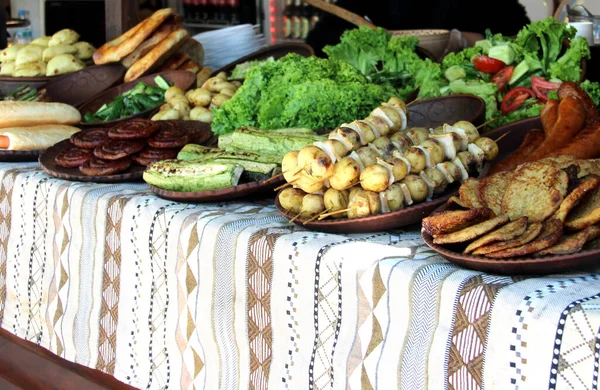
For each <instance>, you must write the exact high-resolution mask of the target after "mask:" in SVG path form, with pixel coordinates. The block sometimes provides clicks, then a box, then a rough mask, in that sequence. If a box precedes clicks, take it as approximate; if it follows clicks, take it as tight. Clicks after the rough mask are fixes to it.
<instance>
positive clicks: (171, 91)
mask: <svg viewBox="0 0 600 390" xmlns="http://www.w3.org/2000/svg"><path fill="white" fill-rule="evenodd" d="M178 96H182V97H185V92H184V91H183V89H181V88H179V87H178V86H176V85H173V86H171V87H169V88H168V89H167V90H166V91H165V101H166V102H168V103H171V100H173V99H174V98H175V97H178Z"/></svg>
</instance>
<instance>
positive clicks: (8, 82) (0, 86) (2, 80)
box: [0, 76, 60, 95]
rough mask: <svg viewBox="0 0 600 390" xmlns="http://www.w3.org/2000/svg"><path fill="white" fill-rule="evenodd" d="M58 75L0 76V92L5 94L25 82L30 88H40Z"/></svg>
mask: <svg viewBox="0 0 600 390" xmlns="http://www.w3.org/2000/svg"><path fill="white" fill-rule="evenodd" d="M58 78H60V76H49V77H47V76H43V77H11V76H0V94H2V95H7V94H9V93H11V92H12V91H14V90H15V89H17V88H19V87H20V86H22V85H25V84H27V85H28V86H29V87H30V88H38V89H39V88H40V87H42V86H44V85H45V84H47V83H48V82H49V81H50V80H54V79H58Z"/></svg>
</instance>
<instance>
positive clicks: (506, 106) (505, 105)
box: [500, 87, 536, 115]
mask: <svg viewBox="0 0 600 390" xmlns="http://www.w3.org/2000/svg"><path fill="white" fill-rule="evenodd" d="M530 97H536V95H535V92H533V90H532V89H531V88H527V87H517V88H513V89H511V90H510V91H508V92H507V93H506V95H505V96H504V99H502V103H500V112H502V115H506V114H508V113H509V112H513V111H514V110H516V109H517V108H519V107H521V106H522V105H523V103H524V102H525V100H527V99H528V98H530Z"/></svg>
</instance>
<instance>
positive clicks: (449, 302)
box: [0, 164, 600, 390]
mask: <svg viewBox="0 0 600 390" xmlns="http://www.w3.org/2000/svg"><path fill="white" fill-rule="evenodd" d="M0 179H1V184H0V185H1V188H0V318H1V321H2V327H3V328H4V329H6V330H8V331H9V332H11V333H13V334H15V335H17V336H19V337H21V338H23V339H27V340H30V341H33V342H35V343H37V344H39V345H41V346H43V347H45V348H47V349H49V350H50V351H52V352H53V353H55V354H56V355H59V356H61V357H63V358H65V359H67V360H70V361H73V362H77V363H80V364H83V365H85V366H88V367H92V368H96V369H99V370H102V371H105V372H107V373H109V374H112V375H114V376H115V377H116V378H118V379H119V380H121V381H123V382H125V383H129V384H131V385H133V386H135V387H139V388H150V389H162V388H170V389H179V388H183V389H267V388H269V389H329V388H334V389H344V388H349V389H359V388H361V389H374V388H378V389H395V388H402V389H411V390H412V389H426V388H430V389H478V388H490V389H491V388H501V389H541V388H549V389H555V388H560V389H570V388H577V389H588V388H591V389H595V388H597V377H598V363H599V356H600V354H599V351H600V341H599V339H598V337H599V336H598V333H599V331H600V280H599V275H597V274H595V273H578V274H569V275H553V276H547V277H538V278H532V277H530V278H525V277H506V276H495V275H487V274H483V273H481V272H475V271H470V270H466V269H462V268H459V267H457V266H454V265H452V264H450V263H448V262H446V261H445V260H443V259H442V258H440V257H439V256H437V255H436V254H435V253H434V252H432V251H431V250H429V249H428V248H427V247H426V246H425V245H424V243H423V241H422V240H421V237H420V234H419V231H418V227H417V228H412V229H408V230H407V231H397V232H391V233H382V234H371V235H353V236H340V235H332V234H323V233H316V232H310V231H307V230H304V229H302V228H299V227H297V226H295V225H290V224H289V223H287V221H286V220H284V219H282V218H281V217H280V216H279V215H278V214H277V212H276V211H275V209H274V207H273V206H272V205H271V202H259V201H254V202H248V201H240V202H230V203H218V204H216V203H212V204H199V205H194V204H183V203H174V202H170V201H167V200H164V199H161V198H158V197H156V196H154V195H153V194H151V193H150V192H149V191H148V189H147V188H146V187H145V185H143V184H118V185H101V184H89V183H88V184H86V183H76V182H68V181H64V180H57V179H54V178H51V177H49V176H48V175H46V174H45V173H43V172H42V171H40V169H38V168H37V166H36V164H0Z"/></svg>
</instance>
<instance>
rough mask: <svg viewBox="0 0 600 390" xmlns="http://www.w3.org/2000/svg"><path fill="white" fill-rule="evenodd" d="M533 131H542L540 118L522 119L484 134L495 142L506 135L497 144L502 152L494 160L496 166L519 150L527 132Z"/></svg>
mask: <svg viewBox="0 0 600 390" xmlns="http://www.w3.org/2000/svg"><path fill="white" fill-rule="evenodd" d="M533 129H542V120H541V119H540V117H539V116H535V117H532V118H527V119H521V120H520V121H516V122H512V123H509V124H507V125H504V126H501V127H498V128H495V129H493V130H490V131H487V132H485V133H484V134H482V135H484V136H486V137H489V138H491V139H493V140H497V139H499V138H500V137H502V136H503V135H505V134H506V136H504V137H502V138H501V139H499V140H498V142H497V143H498V149H499V150H500V152H499V153H498V157H497V158H496V160H494V164H497V163H498V162H500V161H502V160H503V159H505V158H506V157H507V156H508V155H509V154H511V153H512V152H514V151H515V150H517V149H518V148H519V146H520V145H521V143H522V142H523V139H524V138H525V135H526V134H527V132H528V131H529V130H533ZM492 166H493V164H492Z"/></svg>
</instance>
